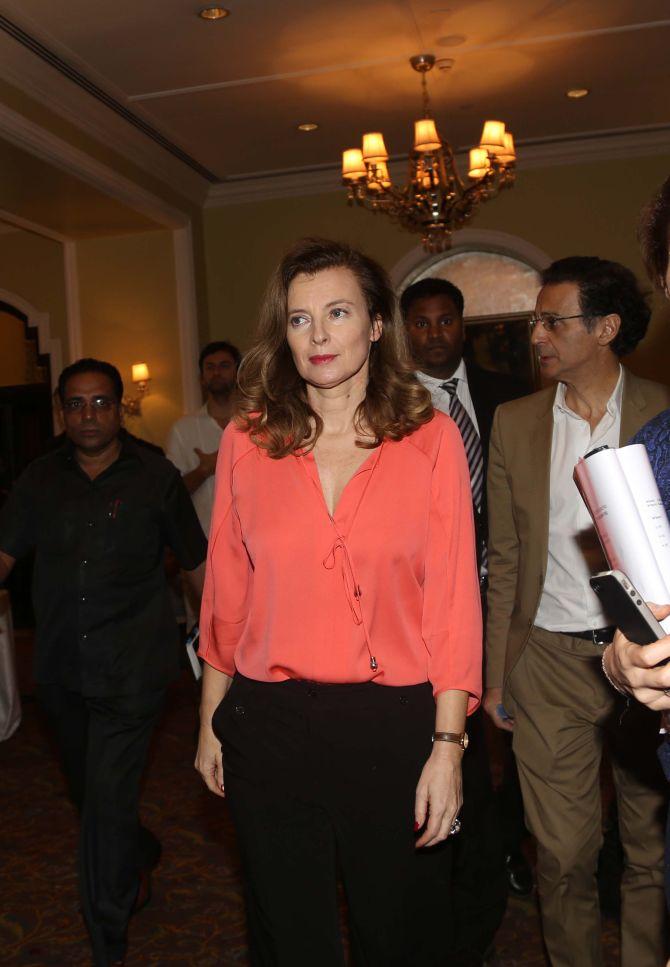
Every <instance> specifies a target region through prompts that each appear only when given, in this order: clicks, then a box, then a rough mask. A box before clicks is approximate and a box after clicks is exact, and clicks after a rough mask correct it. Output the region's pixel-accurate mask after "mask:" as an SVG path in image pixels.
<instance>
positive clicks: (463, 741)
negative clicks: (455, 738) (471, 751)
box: [461, 732, 470, 749]
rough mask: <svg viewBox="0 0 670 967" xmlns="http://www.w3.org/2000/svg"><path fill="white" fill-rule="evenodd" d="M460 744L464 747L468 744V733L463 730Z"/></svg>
mask: <svg viewBox="0 0 670 967" xmlns="http://www.w3.org/2000/svg"><path fill="white" fill-rule="evenodd" d="M461 744H462V746H463V748H464V749H467V747H468V745H469V744H470V739H469V738H468V733H467V732H464V733H463V739H462V742H461Z"/></svg>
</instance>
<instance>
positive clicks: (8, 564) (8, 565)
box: [0, 551, 16, 584]
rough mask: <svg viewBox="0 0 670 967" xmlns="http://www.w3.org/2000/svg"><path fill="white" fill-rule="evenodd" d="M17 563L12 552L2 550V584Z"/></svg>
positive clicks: (0, 558)
mask: <svg viewBox="0 0 670 967" xmlns="http://www.w3.org/2000/svg"><path fill="white" fill-rule="evenodd" d="M15 563H16V558H14V557H12V556H11V554H5V552H4V551H0V584H2V582H3V581H6V580H7V578H8V577H9V572H10V571H11V569H12V568H13V567H14V564H15Z"/></svg>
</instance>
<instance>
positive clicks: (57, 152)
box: [0, 103, 189, 240]
mask: <svg viewBox="0 0 670 967" xmlns="http://www.w3.org/2000/svg"><path fill="white" fill-rule="evenodd" d="M0 136H1V137H3V138H5V139H6V140H7V141H9V142H11V143H12V144H14V145H16V147H18V148H22V149H23V150H24V151H28V152H30V154H32V155H34V156H35V157H37V158H40V159H41V160H43V161H47V162H49V163H50V164H53V165H55V166H56V167H58V168H61V169H62V170H63V171H66V172H67V173H68V174H71V175H75V176H76V177H78V178H81V180H82V181H85V182H86V183H87V184H89V185H92V186H93V187H94V188H97V189H98V190H100V191H103V192H104V193H105V194H107V195H110V196H111V197H112V198H116V199H117V201H120V202H122V203H123V204H125V205H128V206H129V207H130V208H133V209H134V210H135V211H138V212H142V213H143V214H145V215H147V216H148V217H149V218H151V219H152V220H153V221H155V222H157V224H159V225H163V226H165V227H166V228H180V227H182V226H184V225H186V224H187V223H188V222H189V218H188V215H187V214H186V213H185V212H183V211H181V210H180V209H178V208H174V207H173V206H172V205H169V204H168V203H167V202H165V201H164V200H163V199H162V198H159V197H158V196H157V195H154V194H152V193H151V192H149V191H146V190H145V189H144V188H141V187H140V186H139V185H137V184H136V183H135V182H134V181H131V180H130V179H129V178H125V177H124V176H123V175H120V174H119V173H118V172H117V171H115V170H114V169H113V168H109V167H108V166H107V165H104V164H102V163H101V162H99V161H96V160H95V159H94V158H92V157H91V156H90V155H89V154H86V153H85V152H84V151H80V150H79V149H78V148H75V147H73V145H71V144H70V142H69V141H64V140H63V139H62V138H59V137H57V136H56V135H55V134H52V133H51V132H50V131H48V130H47V129H46V128H43V127H41V126H40V125H38V124H35V123H33V122H32V121H29V120H28V119H27V118H26V117H24V115H23V114H19V113H18V112H17V111H13V110H12V109H11V108H8V107H6V106H5V105H4V104H2V103H0ZM14 221H17V219H14ZM59 240H62V239H61V238H59Z"/></svg>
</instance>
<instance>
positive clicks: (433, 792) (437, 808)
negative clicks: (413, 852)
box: [414, 742, 463, 849]
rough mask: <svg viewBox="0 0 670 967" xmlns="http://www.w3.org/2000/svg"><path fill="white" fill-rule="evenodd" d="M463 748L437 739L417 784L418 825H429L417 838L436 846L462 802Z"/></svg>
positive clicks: (421, 841)
mask: <svg viewBox="0 0 670 967" xmlns="http://www.w3.org/2000/svg"><path fill="white" fill-rule="evenodd" d="M462 758H463V750H462V749H461V748H460V746H458V745H455V744H453V743H450V742H435V743H434V745H433V751H432V753H431V755H430V758H429V759H428V761H427V762H426V764H425V766H424V767H423V770H422V772H421V778H420V779H419V784H418V785H417V787H416V799H415V804H414V819H415V822H416V829H417V830H419V829H421V827H422V826H423V825H424V824H425V825H426V828H425V829H424V831H423V833H422V834H421V836H420V837H419V839H418V840H417V841H416V847H417V849H418V848H419V847H421V846H435V844H436V843H440V842H441V841H442V840H444V839H446V838H447V837H448V836H449V831H450V830H451V826H452V824H453V822H454V820H455V819H456V817H457V816H458V812H459V810H460V808H461V806H462V805H463V794H462V779H461V760H462Z"/></svg>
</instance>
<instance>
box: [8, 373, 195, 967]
mask: <svg viewBox="0 0 670 967" xmlns="http://www.w3.org/2000/svg"><path fill="white" fill-rule="evenodd" d="M58 392H59V397H60V400H61V404H62V407H63V419H64V423H65V433H66V438H67V439H66V441H65V443H64V444H63V446H62V447H60V448H59V449H57V450H54V451H52V452H50V453H47V454H45V455H44V456H43V457H40V458H38V459H37V460H35V461H34V462H33V463H32V464H30V465H29V466H28V468H27V469H26V470H25V471H24V473H23V474H22V476H21V477H20V478H19V480H18V481H17V483H16V485H15V487H14V489H13V491H12V492H11V494H10V496H9V499H8V501H7V503H6V504H5V506H4V507H3V509H2V513H1V514H0V581H3V580H4V579H5V578H6V577H7V575H8V574H9V572H10V570H11V568H12V566H13V565H14V562H15V560H16V558H18V557H21V556H23V555H25V554H27V553H28V552H30V551H31V550H34V551H35V567H34V573H33V599H34V605H35V614H36V619H37V631H36V647H35V678H36V682H37V688H38V695H39V697H40V700H41V702H42V704H43V706H44V708H45V709H46V711H47V714H48V715H49V717H50V719H51V721H52V724H53V727H54V733H55V735H56V737H57V739H58V740H59V744H60V748H61V752H62V757H63V765H64V769H65V774H66V777H67V781H68V786H69V790H70V794H71V796H72V798H73V799H74V801H75V803H76V804H77V806H78V808H79V810H80V813H81V840H80V856H79V875H80V889H81V896H82V909H83V912H84V917H85V920H86V924H87V926H88V929H89V932H90V934H91V940H92V945H93V957H94V962H95V965H96V967H108V965H110V964H122V963H123V961H124V957H125V949H126V933H127V927H128V920H129V918H130V915H131V913H132V912H133V908H134V907H135V908H137V904H138V901H141V899H142V896H141V893H140V886H144V885H146V883H147V876H148V871H149V870H150V868H151V867H152V866H153V865H155V863H156V862H157V860H158V856H159V854H160V845H159V843H158V841H157V840H156V839H155V837H153V836H152V835H151V833H149V831H148V830H146V829H144V828H143V827H142V826H141V825H140V822H139V814H138V805H139V785H140V779H141V775H142V771H143V768H144V764H145V761H146V755H147V751H148V747H149V742H150V739H151V734H152V732H153V728H154V726H155V724H156V722H157V720H158V717H159V715H160V712H161V709H162V705H163V700H164V696H165V689H166V687H167V685H168V683H169V682H170V681H171V679H172V678H174V677H175V675H176V673H177V671H178V631H177V625H176V623H175V618H174V614H173V611H172V607H171V603H170V597H169V592H168V587H167V583H166V578H165V571H164V555H165V550H166V548H168V547H169V548H171V549H172V551H173V552H174V553H175V555H176V557H177V558H178V560H179V563H180V565H181V567H182V568H184V570H185V571H187V572H191V575H192V578H193V579H194V580H195V581H196V583H197V577H196V575H195V573H194V572H195V570H196V569H197V568H199V565H201V564H202V562H203V561H204V559H205V554H206V547H207V545H206V541H205V537H204V534H203V533H202V529H201V527H200V524H199V522H198V519H197V516H196V514H195V511H194V510H193V505H192V503H191V500H190V498H189V496H188V493H187V491H186V489H185V487H184V485H183V483H182V481H181V477H180V475H179V472H178V471H177V470H176V469H175V468H174V467H173V466H172V464H171V463H170V462H169V461H168V460H166V459H165V458H163V457H162V456H160V455H159V454H157V453H155V452H154V451H153V450H151V449H149V448H147V447H142V446H139V445H138V444H137V443H136V442H134V441H133V440H132V439H131V438H130V437H129V435H128V434H126V433H125V431H124V430H123V429H122V428H121V399H122V397H123V383H122V381H121V377H120V375H119V373H118V370H116V368H115V367H113V366H111V365H110V364H109V363H103V362H100V361H98V360H91V359H83V360H79V362H77V363H74V364H73V365H72V366H69V367H68V368H67V369H65V370H64V371H63V373H62V375H61V378H60V380H59V387H58Z"/></svg>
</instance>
